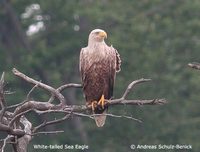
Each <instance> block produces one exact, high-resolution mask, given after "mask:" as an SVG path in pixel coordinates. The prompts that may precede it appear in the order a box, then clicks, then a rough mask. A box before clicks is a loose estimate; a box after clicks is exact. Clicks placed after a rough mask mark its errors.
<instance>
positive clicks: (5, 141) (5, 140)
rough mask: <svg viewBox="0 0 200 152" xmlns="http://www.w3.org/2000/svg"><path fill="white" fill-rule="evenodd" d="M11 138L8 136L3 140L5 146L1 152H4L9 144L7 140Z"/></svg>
mask: <svg viewBox="0 0 200 152" xmlns="http://www.w3.org/2000/svg"><path fill="white" fill-rule="evenodd" d="M9 138H10V135H8V136H7V137H6V138H5V139H4V140H3V145H2V148H1V149H0V150H1V152H4V149H5V147H6V143H7V140H8V139H9Z"/></svg>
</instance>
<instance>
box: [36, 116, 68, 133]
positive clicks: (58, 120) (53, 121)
mask: <svg viewBox="0 0 200 152" xmlns="http://www.w3.org/2000/svg"><path fill="white" fill-rule="evenodd" d="M69 116H70V114H67V115H65V116H64V117H63V118H61V119H57V120H56V119H55V120H52V121H49V122H46V121H44V122H43V123H42V124H40V125H38V126H37V127H35V128H34V129H33V132H34V133H35V132H37V130H39V129H41V128H43V127H46V126H47V125H52V124H56V123H60V122H62V121H64V120H66V119H68V118H69Z"/></svg>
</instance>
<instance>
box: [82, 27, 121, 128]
mask: <svg viewBox="0 0 200 152" xmlns="http://www.w3.org/2000/svg"><path fill="white" fill-rule="evenodd" d="M105 38H107V33H106V32H105V31H104V30H102V29H95V30H93V31H91V33H90V34H89V38H88V46H87V47H84V48H82V49H81V51H80V61H79V70H80V74H81V79H82V86H83V93H84V96H85V100H86V105H88V106H89V105H91V107H92V112H93V114H94V119H95V122H96V125H97V126H98V127H102V126H103V125H104V124H105V120H106V112H107V109H108V107H107V106H105V105H106V104H105V99H107V100H109V99H111V98H112V97H113V87H114V82H115V76H116V73H117V72H119V71H120V65H121V59H120V55H119V53H118V51H117V50H116V49H115V48H113V47H112V46H108V45H107V44H106V43H105V41H104V39H105Z"/></svg>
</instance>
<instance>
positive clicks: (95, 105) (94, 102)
mask: <svg viewBox="0 0 200 152" xmlns="http://www.w3.org/2000/svg"><path fill="white" fill-rule="evenodd" d="M91 106H92V111H94V110H95V109H96V107H97V101H92V103H91Z"/></svg>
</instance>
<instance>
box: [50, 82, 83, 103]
mask: <svg viewBox="0 0 200 152" xmlns="http://www.w3.org/2000/svg"><path fill="white" fill-rule="evenodd" d="M71 87H73V88H82V85H81V84H76V83H68V84H65V85H62V86H60V87H59V88H57V89H56V90H57V91H58V92H62V91H63V90H64V89H66V88H71ZM54 99H55V95H54V94H52V95H51V98H50V99H49V101H48V102H49V103H52V101H53V100H54Z"/></svg>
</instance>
